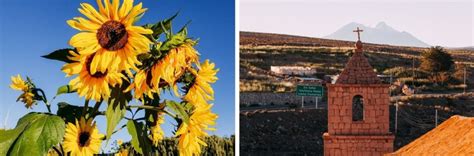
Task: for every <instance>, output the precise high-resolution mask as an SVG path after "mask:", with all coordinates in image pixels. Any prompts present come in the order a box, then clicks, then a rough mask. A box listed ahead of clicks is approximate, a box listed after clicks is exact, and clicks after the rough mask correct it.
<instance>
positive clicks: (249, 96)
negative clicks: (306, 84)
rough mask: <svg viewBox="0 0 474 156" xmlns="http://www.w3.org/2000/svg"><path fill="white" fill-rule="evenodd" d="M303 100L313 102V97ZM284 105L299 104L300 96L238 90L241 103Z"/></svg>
mask: <svg viewBox="0 0 474 156" xmlns="http://www.w3.org/2000/svg"><path fill="white" fill-rule="evenodd" d="M305 101H307V102H308V103H309V102H311V101H312V102H313V103H314V98H311V99H305ZM272 103H273V104H274V105H285V104H299V103H301V97H300V96H296V93H273V92H240V104H241V105H251V104H259V105H270V104H272Z"/></svg>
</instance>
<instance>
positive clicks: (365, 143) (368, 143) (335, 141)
mask: <svg viewBox="0 0 474 156" xmlns="http://www.w3.org/2000/svg"><path fill="white" fill-rule="evenodd" d="M394 139H395V136H393V135H380V136H364V135H360V136H355V135H352V136H344V135H336V136H334V135H333V136H331V135H330V134H328V133H325V134H324V135H323V140H324V155H325V156H381V155H383V154H385V153H391V152H393V140H394Z"/></svg>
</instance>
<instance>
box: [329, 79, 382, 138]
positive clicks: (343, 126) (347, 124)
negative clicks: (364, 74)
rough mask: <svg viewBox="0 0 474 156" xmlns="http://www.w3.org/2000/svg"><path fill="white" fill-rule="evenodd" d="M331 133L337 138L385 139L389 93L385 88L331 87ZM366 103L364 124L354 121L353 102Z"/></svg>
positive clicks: (333, 85) (365, 86) (374, 86)
mask: <svg viewBox="0 0 474 156" xmlns="http://www.w3.org/2000/svg"><path fill="white" fill-rule="evenodd" d="M328 92H329V93H330V94H328V132H329V134H331V135H333V134H338V135H346V134H353V135H365V134H372V135H383V134H390V132H389V114H390V112H389V107H388V104H389V103H390V97H389V89H388V87H387V86H386V85H383V84H378V85H364V86H361V85H348V84H331V85H328ZM356 95H361V96H362V97H363V99H364V105H363V106H364V120H363V121H352V99H353V97H354V96H356Z"/></svg>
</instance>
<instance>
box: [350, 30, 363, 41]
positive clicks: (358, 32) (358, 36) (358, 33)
mask: <svg viewBox="0 0 474 156" xmlns="http://www.w3.org/2000/svg"><path fill="white" fill-rule="evenodd" d="M352 32H357V39H359V41H360V32H364V30H362V29H359V27H357V30H353V31H352Z"/></svg>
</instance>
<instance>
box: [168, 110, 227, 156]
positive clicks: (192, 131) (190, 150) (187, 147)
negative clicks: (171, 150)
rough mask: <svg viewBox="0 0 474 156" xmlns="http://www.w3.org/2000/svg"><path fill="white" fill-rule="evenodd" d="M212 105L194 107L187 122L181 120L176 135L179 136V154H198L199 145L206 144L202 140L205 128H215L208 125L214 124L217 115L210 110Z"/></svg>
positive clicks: (205, 134)
mask: <svg viewBox="0 0 474 156" xmlns="http://www.w3.org/2000/svg"><path fill="white" fill-rule="evenodd" d="M211 107H212V105H210V104H207V105H205V106H203V107H199V108H196V109H195V110H194V112H193V114H192V115H191V117H190V118H189V122H188V123H185V122H183V123H182V124H181V125H180V127H179V129H178V131H177V132H176V136H178V137H179V142H178V149H179V155H186V156H188V155H199V154H200V153H201V146H207V144H206V143H205V142H204V141H203V140H202V138H203V137H204V136H207V135H208V134H207V133H206V130H215V129H214V128H211V127H210V126H213V125H215V120H216V119H217V117H218V116H217V115H216V114H214V113H212V112H211Z"/></svg>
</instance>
